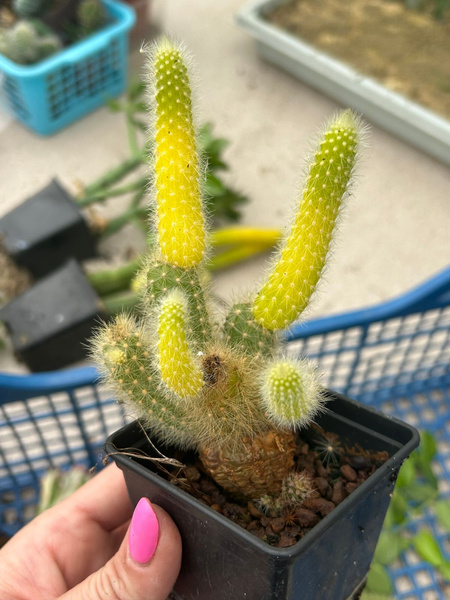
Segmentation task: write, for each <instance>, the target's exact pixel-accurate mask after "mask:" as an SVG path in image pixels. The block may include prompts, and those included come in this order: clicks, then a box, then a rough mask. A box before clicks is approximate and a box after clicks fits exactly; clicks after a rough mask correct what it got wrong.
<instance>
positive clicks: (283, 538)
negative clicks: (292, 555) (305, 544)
mask: <svg viewBox="0 0 450 600" xmlns="http://www.w3.org/2000/svg"><path fill="white" fill-rule="evenodd" d="M296 541H297V540H296V538H295V536H293V535H292V534H291V533H289V532H288V531H283V533H282V534H281V535H280V541H279V542H278V544H277V547H278V548H289V546H293V545H294V544H295V542H296Z"/></svg>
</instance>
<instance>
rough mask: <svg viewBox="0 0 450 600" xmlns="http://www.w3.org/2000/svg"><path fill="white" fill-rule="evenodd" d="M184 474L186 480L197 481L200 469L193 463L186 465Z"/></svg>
mask: <svg viewBox="0 0 450 600" xmlns="http://www.w3.org/2000/svg"><path fill="white" fill-rule="evenodd" d="M184 474H185V475H186V479H187V480H188V481H198V480H199V479H200V477H201V473H200V471H199V470H198V469H197V467H194V465H188V466H187V467H186V468H185V469H184Z"/></svg>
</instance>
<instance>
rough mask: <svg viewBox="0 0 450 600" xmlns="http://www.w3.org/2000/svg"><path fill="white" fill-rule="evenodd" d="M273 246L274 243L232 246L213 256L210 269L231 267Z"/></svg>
mask: <svg viewBox="0 0 450 600" xmlns="http://www.w3.org/2000/svg"><path fill="white" fill-rule="evenodd" d="M271 246H272V244H246V245H242V246H236V247H235V248H230V249H229V250H225V251H224V252H221V253H220V254H217V255H216V256H213V257H212V258H211V259H210V260H209V262H208V269H209V270H210V271H218V270H219V269H225V268H227V267H231V266H232V265H234V264H236V263H239V262H242V261H243V260H245V259H247V258H251V257H252V256H255V255H256V254H259V253H260V252H264V251H265V250H269V249H270V248H271Z"/></svg>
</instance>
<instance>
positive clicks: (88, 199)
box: [78, 177, 148, 206]
mask: <svg viewBox="0 0 450 600" xmlns="http://www.w3.org/2000/svg"><path fill="white" fill-rule="evenodd" d="M147 183H148V178H147V177H140V178H139V179H137V180H136V181H133V182H131V183H129V184H128V185H124V186H123V187H120V188H114V189H112V190H111V189H106V190H101V191H99V192H97V193H96V194H94V195H86V196H84V198H80V199H79V200H78V204H79V205H80V206H89V205H90V204H95V203H96V202H101V201H102V200H107V199H108V198H112V197H113V196H123V195H124V194H128V193H129V192H134V191H136V190H140V189H141V188H144V189H145V187H146V185H147Z"/></svg>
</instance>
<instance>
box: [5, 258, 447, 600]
mask: <svg viewBox="0 0 450 600" xmlns="http://www.w3.org/2000/svg"><path fill="white" fill-rule="evenodd" d="M285 339H286V342H287V345H288V348H289V350H290V351H291V352H293V353H296V354H298V353H301V354H304V355H308V356H309V357H310V358H311V359H312V360H313V361H315V362H316V363H317V364H318V365H319V366H320V370H321V371H322V372H323V373H324V377H323V383H324V384H325V385H326V386H328V387H330V388H332V389H334V390H337V391H340V392H343V393H345V394H346V395H348V396H349V397H351V398H355V399H357V400H359V401H361V402H364V403H366V404H371V405H373V406H375V407H377V408H378V409H380V410H382V411H383V412H385V413H388V414H391V415H394V416H396V417H399V418H401V419H402V420H404V421H406V422H409V423H411V424H412V425H415V426H416V427H418V428H419V429H422V430H428V431H430V432H432V433H433V434H434V435H435V436H436V438H437V439H438V443H439V449H438V456H437V461H436V462H437V464H436V466H437V469H438V472H439V482H440V487H441V492H442V495H443V496H444V497H447V498H448V497H450V268H448V269H447V270H446V271H444V272H442V273H440V274H439V275H437V276H435V277H434V278H432V279H431V280H429V281H427V282H426V283H424V284H423V285H421V286H420V287H418V288H417V289H415V290H413V291H411V292H409V293H407V294H405V295H404V296H401V297H400V298H397V299H395V300H393V301H390V302H386V303H383V304H380V305H377V306H374V307H371V308H367V309H364V310H360V311H356V312H351V313H344V314H340V315H336V316H332V317H327V318H322V319H317V320H313V321H309V322H307V323H305V324H301V325H298V326H295V327H293V328H292V329H291V330H290V332H289V333H288V334H286V336H285ZM124 421H125V417H124V415H123V414H122V411H121V409H120V407H119V405H118V404H117V403H116V402H115V401H114V399H112V398H111V397H110V395H109V394H108V393H107V392H105V390H104V389H103V388H102V387H101V386H98V385H97V372H96V370H95V369H94V368H92V367H86V368H81V369H72V370H68V371H61V372H56V373H44V374H37V375H30V376H20V375H6V374H0V530H2V531H4V532H6V533H7V534H12V533H14V532H15V531H17V530H18V529H19V528H20V527H21V526H22V525H23V524H24V523H26V522H27V521H28V520H29V519H30V518H31V517H32V515H33V510H34V506H35V504H36V500H37V495H38V486H39V480H40V477H41V476H42V474H43V473H45V471H47V470H48V469H49V468H51V467H54V466H61V467H68V466H70V465H72V464H80V463H81V464H84V465H85V466H87V467H90V466H93V465H96V464H99V465H101V448H102V444H103V442H104V440H105V438H106V436H107V435H108V433H110V432H112V431H114V430H116V429H117V428H118V427H119V426H121V425H122V423H123V422H124ZM423 524H426V525H427V526H428V527H430V528H432V529H433V531H434V533H435V535H436V537H437V539H438V540H439V542H440V544H441V547H442V550H443V552H444V554H445V555H446V556H447V558H450V540H448V539H447V538H446V537H445V536H444V533H443V532H442V531H441V530H440V529H439V526H438V525H437V524H436V522H435V519H434V516H433V515H432V514H429V513H426V514H423V515H422V516H421V517H420V518H419V519H418V520H417V521H416V522H415V523H414V529H417V528H418V527H421V526H422V525H423ZM391 574H392V577H393V581H394V585H395V587H396V596H397V598H399V599H402V600H444V599H445V598H446V597H448V596H446V592H445V591H444V587H443V583H442V581H440V580H439V578H438V577H437V575H436V573H435V571H434V570H433V569H432V568H431V567H429V566H428V565H426V564H425V563H423V562H422V561H420V560H419V559H418V557H417V556H416V555H414V554H413V553H411V552H408V553H406V554H405V555H403V557H402V560H401V561H400V562H399V563H398V564H396V565H395V567H393V568H391Z"/></svg>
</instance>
